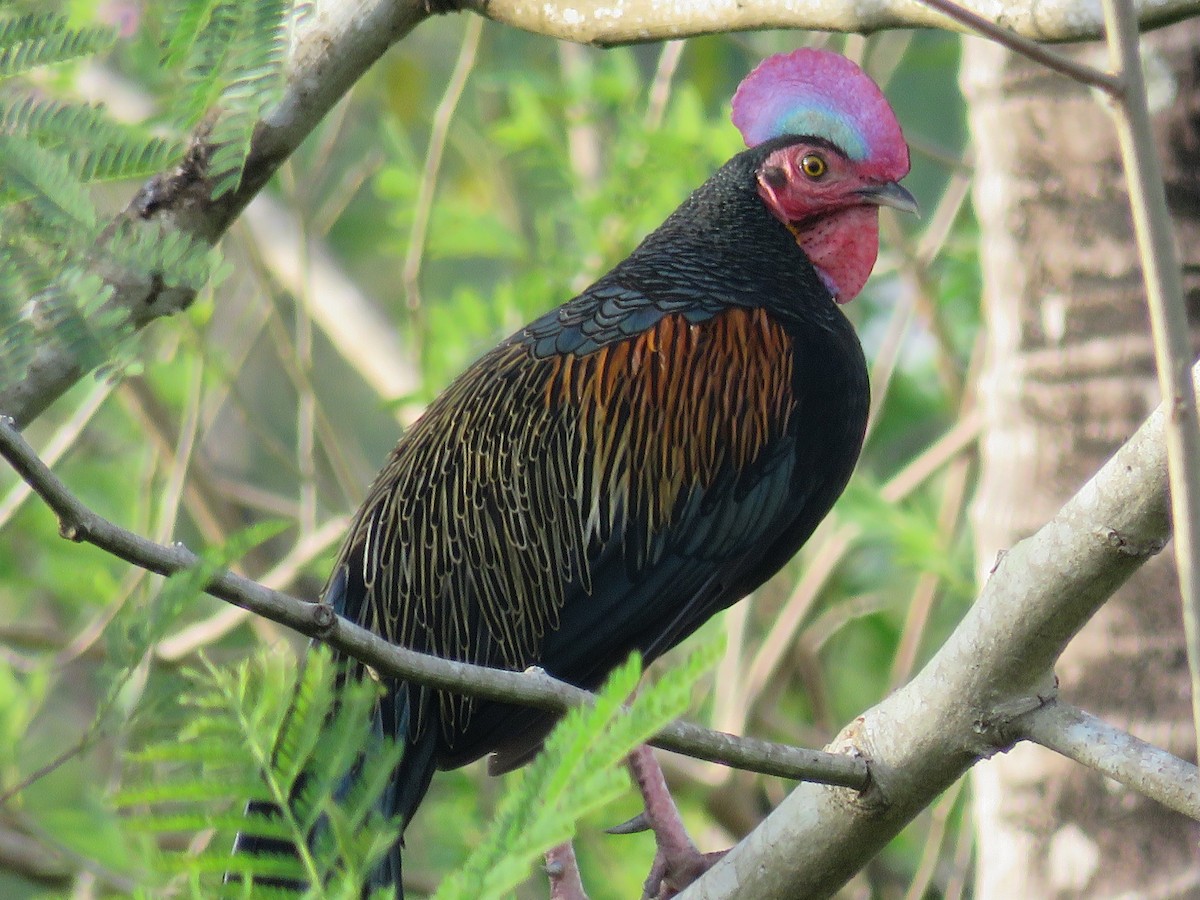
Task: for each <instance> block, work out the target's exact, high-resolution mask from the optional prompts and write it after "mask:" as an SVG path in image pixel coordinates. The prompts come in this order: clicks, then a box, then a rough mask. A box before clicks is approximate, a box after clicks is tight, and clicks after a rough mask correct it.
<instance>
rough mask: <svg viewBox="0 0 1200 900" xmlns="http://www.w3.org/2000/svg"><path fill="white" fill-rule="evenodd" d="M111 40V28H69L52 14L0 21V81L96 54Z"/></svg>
mask: <svg viewBox="0 0 1200 900" xmlns="http://www.w3.org/2000/svg"><path fill="white" fill-rule="evenodd" d="M115 41H116V32H115V31H114V30H113V29H112V28H107V27H103V26H92V27H88V28H73V27H71V24H70V22H69V21H68V19H67V18H66V17H65V16H59V15H55V14H53V13H50V14H47V13H41V14H29V15H24V16H11V17H4V18H0V78H7V77H10V76H12V75H17V74H20V73H22V72H28V71H29V70H30V69H34V68H37V67H38V66H45V65H50V64H52V63H58V62H64V61H66V60H69V59H77V58H79V57H81V56H89V55H91V54H94V53H99V52H100V51H101V50H106V49H108V48H109V47H111V46H112V45H113V43H114V42H115Z"/></svg>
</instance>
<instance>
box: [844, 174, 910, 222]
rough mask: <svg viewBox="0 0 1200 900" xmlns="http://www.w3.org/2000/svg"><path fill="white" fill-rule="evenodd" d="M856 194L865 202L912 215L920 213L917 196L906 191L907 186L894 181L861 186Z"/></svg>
mask: <svg viewBox="0 0 1200 900" xmlns="http://www.w3.org/2000/svg"><path fill="white" fill-rule="evenodd" d="M858 195H859V196H860V197H862V198H863V200H864V201H865V202H867V203H873V204H874V205H875V206H890V207H891V208H892V209H898V210H900V212H907V213H912V214H913V215H914V216H920V215H921V207H920V206H918V205H917V198H916V197H914V196H913V195H912V194H910V193H909V192H908V188H905V187H902V186H901V185H900V184H899V183H898V182H895V181H888V182H886V183H884V184H876V185H872V186H871V187H868V188H863V189H862V190H861V191H859V192H858Z"/></svg>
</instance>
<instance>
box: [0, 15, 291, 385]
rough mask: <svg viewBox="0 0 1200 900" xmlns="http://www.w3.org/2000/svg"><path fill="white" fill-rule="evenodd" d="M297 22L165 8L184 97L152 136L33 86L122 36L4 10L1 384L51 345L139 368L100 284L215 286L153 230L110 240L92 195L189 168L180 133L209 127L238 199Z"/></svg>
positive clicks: (118, 366) (201, 259)
mask: <svg viewBox="0 0 1200 900" xmlns="http://www.w3.org/2000/svg"><path fill="white" fill-rule="evenodd" d="M296 15H297V14H296V13H295V12H294V10H293V5H292V2H291V0H269V2H257V0H200V2H186V0H178V2H176V3H174V4H173V5H172V6H171V7H169V9H168V10H167V11H166V13H165V23H166V25H167V29H166V31H165V34H164V41H163V46H164V57H165V59H166V61H167V63H168V65H173V66H175V67H176V68H177V69H178V70H179V72H180V73H181V78H182V80H183V81H184V82H185V84H186V85H187V86H188V89H187V90H186V91H185V92H184V102H182V103H177V102H176V101H175V98H172V102H171V104H170V105H169V107H168V108H169V109H171V111H172V118H173V120H174V128H175V130H173V131H168V132H167V133H156V132H154V131H152V130H150V129H148V128H145V127H143V126H141V125H130V124H126V123H122V122H118V121H116V120H114V119H113V118H112V116H110V115H109V113H108V111H107V110H106V109H105V108H104V107H103V106H100V105H95V104H91V103H84V102H79V101H76V100H73V99H70V98H63V97H55V96H47V86H46V84H45V79H39V80H38V82H37V85H36V89H35V88H34V87H32V86H30V85H29V84H27V83H26V82H27V80H28V79H27V76H30V75H34V74H36V73H37V72H39V71H40V70H42V69H44V68H45V67H46V66H50V65H60V64H65V63H69V62H71V61H72V60H80V59H86V58H88V57H94V56H96V55H97V54H101V53H104V52H107V51H109V50H111V49H112V48H113V47H114V45H115V43H116V38H117V34H116V31H115V30H114V29H113V28H110V27H108V26H103V25H91V26H87V27H76V26H75V25H74V24H73V21H72V20H71V19H69V18H68V17H66V16H62V15H57V14H53V13H45V14H14V13H12V12H10V11H8V10H7V9H6V4H0V81H2V82H3V83H4V92H3V95H2V96H0V384H12V383H14V382H15V381H16V380H18V379H20V378H22V377H24V375H25V373H26V372H27V370H28V367H29V365H30V364H31V362H32V360H33V358H34V356H35V354H36V353H37V351H38V349H39V348H45V347H47V346H51V345H57V346H58V347H59V348H61V349H65V350H66V351H68V352H69V353H70V355H71V356H72V357H73V358H74V359H76V360H77V361H78V363H79V367H80V369H82V370H84V371H90V370H92V369H95V368H97V367H100V366H105V369H106V371H108V372H120V371H123V370H125V369H127V368H128V367H129V365H131V363H132V360H133V358H134V352H133V344H132V341H131V338H132V336H133V333H134V329H133V327H132V324H131V323H130V322H129V321H128V318H127V317H126V316H125V315H123V314H121V313H117V312H115V311H113V310H112V309H110V308H109V307H108V306H107V305H106V304H107V300H108V299H109V296H110V294H111V289H110V287H109V286H108V285H107V284H106V283H105V281H104V280H102V279H101V278H99V277H97V276H96V275H95V274H92V273H94V272H97V271H103V272H106V273H113V274H116V273H144V279H145V281H146V283H147V284H152V285H155V286H161V288H164V289H170V288H181V289H183V290H185V291H188V292H194V291H196V290H198V289H199V288H200V286H201V285H203V284H204V283H206V282H207V281H209V279H210V278H212V276H213V275H214V274H215V272H216V271H217V270H216V263H217V260H218V257H217V256H216V254H215V253H214V252H212V251H211V250H210V249H209V248H208V247H207V246H205V245H203V244H200V243H198V242H194V241H192V240H190V239H189V238H187V237H185V236H182V235H178V234H171V233H168V232H165V231H163V230H162V229H161V228H160V227H159V226H158V225H157V224H156V223H153V222H150V223H142V222H133V221H123V222H122V223H121V224H120V225H119V227H118V228H117V229H116V231H115V233H112V234H109V235H104V227H105V219H106V218H107V216H106V215H105V214H103V213H101V212H100V211H99V209H98V207H97V205H96V198H95V197H94V195H93V192H92V191H91V190H90V188H89V185H91V184H92V183H94V182H98V181H112V180H118V179H129V178H143V177H146V176H147V175H150V174H153V173H156V172H160V171H162V170H164V169H167V168H169V167H170V165H171V164H172V163H173V161H175V160H178V159H179V158H180V157H181V156H182V153H183V148H184V142H183V140H182V133H183V132H182V129H183V128H190V127H192V126H194V125H195V124H196V122H197V121H198V120H199V119H200V118H201V117H202V116H204V115H206V114H210V118H211V123H212V124H211V128H210V131H209V135H208V139H209V140H210V141H211V142H212V143H213V144H214V146H215V149H214V151H213V154H212V158H211V166H212V178H213V185H214V187H213V191H214V194H216V195H219V194H221V193H223V192H225V191H228V190H230V189H232V188H234V187H236V186H237V184H238V183H239V181H240V178H241V172H242V168H243V165H244V163H245V158H246V154H247V152H248V150H249V146H250V138H251V136H252V134H253V130H254V125H255V123H256V122H257V120H258V119H259V117H260V116H261V115H262V113H263V111H264V110H265V109H266V108H267V107H268V106H269V105H270V104H271V103H272V102H273V101H274V100H275V99H276V98H277V97H278V96H279V92H280V90H281V89H282V85H283V62H284V59H285V55H286V51H287V47H288V40H289V36H290V27H291V23H292V22H294V21H295V19H296ZM102 235H104V237H105V239H104V240H101V238H102ZM100 248H103V249H100ZM135 277H136V276H135ZM31 301H32V302H31Z"/></svg>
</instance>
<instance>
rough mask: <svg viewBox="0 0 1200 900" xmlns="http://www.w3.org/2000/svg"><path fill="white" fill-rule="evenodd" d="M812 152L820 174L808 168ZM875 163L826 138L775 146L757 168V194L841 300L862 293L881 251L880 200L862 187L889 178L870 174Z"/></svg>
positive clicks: (836, 298) (877, 183)
mask: <svg viewBox="0 0 1200 900" xmlns="http://www.w3.org/2000/svg"><path fill="white" fill-rule="evenodd" d="M814 156H815V157H818V158H819V159H820V160H821V161H822V162H823V163H824V172H823V173H822V174H820V175H813V174H809V173H806V171H805V165H804V163H805V160H806V158H809V157H814ZM811 165H812V163H811V161H810V166H811ZM871 169H872V167H871V166H870V165H869V161H866V162H862V163H859V162H855V161H854V160H851V159H847V158H846V157H845V156H843V155H842V154H841V153H839V152H838V151H837V150H835V149H833V148H832V147H831V146H829V145H828V144H817V143H811V144H810V143H803V142H801V143H797V144H791V145H789V146H787V147H782V148H780V149H779V150H776V151H775V152H774V153H772V154H771V155H770V156H768V157H767V160H766V162H764V163H763V166H762V168H761V169H760V170H759V173H758V193H759V196H761V197H762V199H763V202H765V203H766V204H767V208H768V209H769V210H771V213H772V214H773V215H774V216H775V217H776V218H777V219H779V221H781V222H783V224H784V225H786V226H787V227H788V230H790V231H791V232H792V233H793V234H794V235H796V242H797V243H798V244H799V245H800V247H801V249H802V250H804V252H805V254H806V255H807V256H808V258H809V259H810V260H812V263H813V265H814V266H815V267H816V269H817V273H818V274H819V275H820V276H821V279H822V280H823V281H824V282H825V285H826V287H828V288H829V291H830V293H832V294H833V298H834V300H836V301H837V302H838V303H849V302H850V301H851V300H853V299H854V298H855V297H856V296H857V295H858V292H859V291H861V290H862V287H863V285H864V284H866V282H867V277H868V276H869V275H870V274H871V269H872V267H873V266H874V265H875V257H876V256H877V255H878V254H879V206H878V204H877V203H871V202H870V201H869V200H867V199H866V198H864V197H863V195H862V194H861V193H860V191H862V190H863V189H864V188H871V187H875V186H878V185H880V184H882V183H884V182H886V181H889V180H890V179H886V178H879V177H877V176H875V177H872V173H871Z"/></svg>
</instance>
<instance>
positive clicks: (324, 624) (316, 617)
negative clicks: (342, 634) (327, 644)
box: [312, 603, 338, 640]
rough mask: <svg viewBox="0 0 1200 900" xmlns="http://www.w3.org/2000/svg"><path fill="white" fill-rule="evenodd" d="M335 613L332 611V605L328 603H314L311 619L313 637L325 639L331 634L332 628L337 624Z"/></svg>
mask: <svg viewBox="0 0 1200 900" xmlns="http://www.w3.org/2000/svg"><path fill="white" fill-rule="evenodd" d="M337 619H338V617H337V613H336V612H334V611H333V607H332V606H330V605H329V604H328V603H314V604H313V610H312V621H313V628H314V629H315V633H314V634H313V637H315V638H319V639H322V640H323V639H325V638H327V637H329V636H330V635H331V634H333V629H334V628H335V627H336V626H337Z"/></svg>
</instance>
